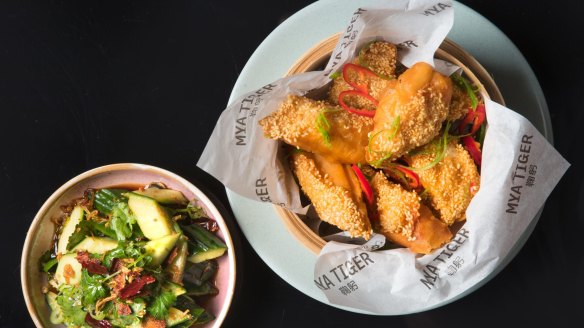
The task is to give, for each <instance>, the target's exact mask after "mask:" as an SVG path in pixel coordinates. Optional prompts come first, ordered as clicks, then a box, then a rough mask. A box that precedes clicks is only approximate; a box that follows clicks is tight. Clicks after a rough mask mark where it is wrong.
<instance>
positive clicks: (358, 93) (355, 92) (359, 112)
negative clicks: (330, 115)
mask: <svg viewBox="0 0 584 328" xmlns="http://www.w3.org/2000/svg"><path fill="white" fill-rule="evenodd" d="M346 96H359V97H363V98H365V99H367V100H369V101H370V102H371V103H372V104H373V105H374V106H377V104H378V102H377V100H376V99H375V98H373V97H371V95H369V94H365V93H363V92H361V91H358V90H346V91H343V92H341V93H339V105H341V107H343V108H344V109H345V110H346V111H348V112H349V113H353V114H357V115H361V116H367V117H374V116H375V110H367V109H362V108H354V107H350V106H349V105H347V103H345V97H346Z"/></svg>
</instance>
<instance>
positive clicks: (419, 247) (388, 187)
mask: <svg viewBox="0 0 584 328" xmlns="http://www.w3.org/2000/svg"><path fill="white" fill-rule="evenodd" d="M371 184H372V187H373V190H374V191H375V194H376V198H377V210H378V212H379V224H380V226H381V228H380V232H381V233H382V234H383V235H385V236H386V237H387V238H388V239H389V240H391V241H393V242H394V243H396V244H398V245H401V246H405V247H408V248H409V249H410V250H412V251H413V252H416V253H423V254H428V253H430V252H431V251H432V250H434V249H436V248H438V247H440V246H442V245H444V244H445V243H447V242H448V241H449V240H450V239H451V238H452V233H451V232H450V230H449V229H448V226H446V224H444V223H442V222H441V221H440V220H438V219H436V218H435V217H434V216H433V215H432V212H431V211H430V210H429V209H428V208H427V207H426V206H424V205H423V204H420V198H419V196H418V195H417V194H416V193H415V192H414V191H406V190H405V189H403V188H402V186H400V185H398V184H395V183H392V182H390V181H388V180H387V178H386V177H385V175H384V174H383V173H381V172H377V173H376V174H375V176H374V177H373V179H372V180H371Z"/></svg>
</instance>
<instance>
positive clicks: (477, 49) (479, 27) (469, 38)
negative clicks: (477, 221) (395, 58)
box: [227, 0, 553, 315]
mask: <svg viewBox="0 0 584 328" xmlns="http://www.w3.org/2000/svg"><path fill="white" fill-rule="evenodd" d="M376 2H378V1H374V0H360V1H354V0H323V1H318V2H315V3H313V4H312V5H310V6H308V7H306V8H304V9H302V10H300V11H299V12H297V13H296V14H294V15H293V16H291V17H290V18H288V19H287V20H286V21H284V22H283V23H282V24H281V25H280V26H278V28H276V29H275V30H274V31H273V32H272V33H271V34H270V35H269V36H268V37H267V38H266V39H265V40H264V42H262V44H261V45H260V46H259V47H258V48H257V50H256V51H255V52H254V53H253V55H252V56H251V58H250V59H249V61H248V62H247V64H246V65H245V67H244V68H243V70H242V72H241V74H240V76H239V78H238V80H237V82H236V83H235V86H234V88H233V91H232V93H231V97H230V99H229V102H231V101H233V100H234V99H236V98H238V97H240V96H241V95H243V94H244V93H246V92H249V91H252V90H254V89H257V88H259V87H261V86H263V85H266V84H268V83H270V82H273V81H275V80H277V79H279V78H281V77H283V76H284V75H285V74H286V72H287V71H288V69H289V68H290V67H291V66H292V65H293V64H294V63H295V62H296V60H297V59H298V58H300V56H302V55H303V54H304V53H305V52H307V51H308V50H309V49H310V48H312V47H313V46H314V45H316V44H317V43H319V42H320V41H322V40H324V39H326V38H328V37H330V36H331V35H333V34H335V33H337V32H340V31H342V30H343V29H344V28H345V27H346V25H347V23H348V22H349V20H350V18H351V16H352V13H353V12H354V11H355V10H356V9H357V7H358V6H366V5H367V4H370V3H376ZM448 38H449V39H451V40H453V41H454V42H456V43H458V44H459V45H460V46H462V47H463V48H464V49H465V50H466V51H468V52H469V53H470V54H471V55H472V56H474V57H475V58H476V59H477V60H478V61H479V62H480V63H481V64H482V65H483V66H484V67H485V69H486V70H487V71H488V72H490V73H491V75H492V76H493V78H494V80H495V82H496V83H497V85H498V87H499V89H500V91H501V93H502V94H503V98H504V99H505V103H506V105H507V107H509V108H511V109H513V110H515V111H517V112H519V113H520V114H522V115H523V116H525V117H526V118H527V119H529V120H530V121H531V122H532V123H533V124H534V125H535V126H536V127H537V128H538V129H539V131H540V132H541V133H542V134H543V135H544V136H545V137H546V138H547V139H548V140H549V141H550V142H553V140H552V125H551V121H550V117H549V112H548V108H547V104H546V102H545V98H544V96H543V92H542V90H541V87H540V85H539V82H538V81H537V79H536V77H535V74H534V73H533V71H532V70H531V68H530V67H529V64H528V63H527V62H526V61H525V58H524V57H523V55H522V54H521V53H520V52H519V50H518V49H517V47H515V45H514V44H513V43H512V42H511V41H510V40H509V38H507V36H505V34H503V33H502V32H501V31H500V30H499V29H498V28H497V27H496V26H495V25H493V24H492V23H491V22H489V21H488V20H487V19H485V18H484V17H483V16H481V15H480V14H478V13H477V12H475V11H473V10H472V9H470V8H468V7H466V6H465V5H463V4H460V3H455V17H454V27H453V28H452V30H451V32H450V34H449V35H448ZM227 196H228V198H229V203H230V204H231V207H232V209H233V212H234V214H235V218H236V219H237V222H238V223H239V226H240V227H241V229H242V231H243V234H244V235H245V237H246V238H247V239H248V241H249V243H250V244H251V246H252V247H253V248H254V250H255V251H256V252H257V253H258V255H259V256H260V257H261V258H262V259H263V260H264V262H266V264H267V265H268V266H269V267H270V268H271V269H272V270H274V272H276V273H277V274H278V275H279V276H280V277H282V279H284V280H285V281H287V282H288V283H289V284H290V285H292V286H294V287H295V288H296V289H298V290H299V291H301V292H302V293H304V294H306V295H308V296H310V297H312V298H314V299H316V300H318V301H320V302H323V303H325V304H330V303H328V301H327V299H326V298H325V296H324V294H323V293H322V292H321V291H320V290H319V289H318V288H317V287H316V286H315V285H314V283H313V271H314V264H315V261H316V255H315V254H314V253H312V252H311V251H310V250H308V249H307V248H305V247H304V246H303V245H302V244H300V243H299V242H298V241H297V240H296V239H295V237H294V236H293V235H292V234H290V233H289V232H288V230H287V229H286V227H285V226H284V224H283V223H282V220H281V219H280V218H279V217H278V214H277V213H276V212H275V210H274V207H273V206H272V205H270V204H264V203H259V202H256V201H252V200H249V199H246V198H243V197H241V196H239V195H237V194H235V193H234V192H232V191H231V190H229V189H227ZM540 214H541V211H540V212H539V213H538V214H537V216H536V218H535V219H534V220H533V221H532V223H531V224H530V226H529V227H528V228H527V230H526V231H525V232H524V233H523V235H522V236H521V238H520V239H519V240H518V241H517V243H516V244H515V246H514V248H513V249H512V250H511V252H510V253H509V255H508V256H507V258H505V260H504V261H503V262H502V263H501V265H500V266H499V267H498V268H497V270H495V271H494V272H493V273H492V274H491V275H490V276H488V277H487V278H485V279H484V280H483V281H481V282H480V283H478V284H476V285H475V286H473V287H472V288H470V289H468V290H466V291H465V292H464V293H461V294H459V295H456V296H454V297H452V298H451V299H448V300H445V301H444V302H442V303H440V304H437V305H436V306H433V307H421V308H420V309H418V310H417V311H414V312H421V311H425V310H429V309H431V308H435V307H439V306H442V305H445V304H447V303H450V302H452V301H454V300H456V299H459V298H461V297H463V296H465V295H468V294H469V293H471V292H472V291H474V290H476V289H477V288H479V287H480V286H482V285H484V284H485V283H486V282H487V281H488V280H490V279H491V278H492V277H494V276H495V275H496V274H497V273H498V272H499V271H500V270H502V269H503V268H504V267H505V265H507V263H509V261H511V259H513V258H514V257H515V255H516V254H517V252H518V251H519V250H520V249H521V247H522V246H523V245H524V244H525V241H526V240H527V238H528V237H529V235H531V232H532V231H533V228H534V227H535V225H536V224H537V221H538V219H539V216H540ZM333 306H335V305H333ZM337 307H338V306H337ZM339 308H343V309H346V310H349V311H353V312H359V313H366V312H363V311H359V310H355V309H348V308H344V307H339ZM384 314H387V315H394V314H405V313H394V312H392V311H391V309H388V311H387V313H384Z"/></svg>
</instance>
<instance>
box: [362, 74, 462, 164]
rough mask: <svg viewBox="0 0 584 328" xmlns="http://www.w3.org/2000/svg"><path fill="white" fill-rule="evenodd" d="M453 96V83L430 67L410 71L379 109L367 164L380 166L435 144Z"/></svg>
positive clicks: (403, 75)
mask: <svg viewBox="0 0 584 328" xmlns="http://www.w3.org/2000/svg"><path fill="white" fill-rule="evenodd" d="M451 95H452V81H451V80H450V79H449V78H447V77H445V76H444V75H442V74H440V73H438V72H436V71H434V69H433V68H432V67H431V66H430V65H428V64H426V63H417V64H415V65H414V66H412V67H411V68H409V69H408V70H406V71H405V72H404V73H403V74H402V75H400V77H399V78H398V83H397V86H396V88H395V91H393V92H391V93H389V94H388V95H387V96H385V97H383V99H381V101H380V103H379V106H378V107H377V111H376V113H375V117H374V121H375V125H374V128H373V131H372V132H371V134H370V142H369V146H368V149H367V152H366V155H367V161H368V162H369V163H371V164H373V166H380V165H381V164H382V163H383V162H384V161H385V160H392V159H396V158H399V157H401V156H402V155H403V154H405V153H406V152H408V151H409V150H411V149H414V148H416V147H418V146H421V145H424V144H426V143H427V142H429V141H430V140H432V138H434V137H435V136H436V135H437V134H438V133H439V131H440V127H441V125H442V122H444V120H445V119H446V116H447V115H448V107H449V105H450V97H451Z"/></svg>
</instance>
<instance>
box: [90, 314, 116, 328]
mask: <svg viewBox="0 0 584 328" xmlns="http://www.w3.org/2000/svg"><path fill="white" fill-rule="evenodd" d="M85 322H86V323H87V324H88V325H89V326H90V327H91V328H112V324H111V323H109V321H107V320H105V319H104V320H96V319H94V318H93V317H92V316H91V314H89V313H87V315H86V316H85Z"/></svg>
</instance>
